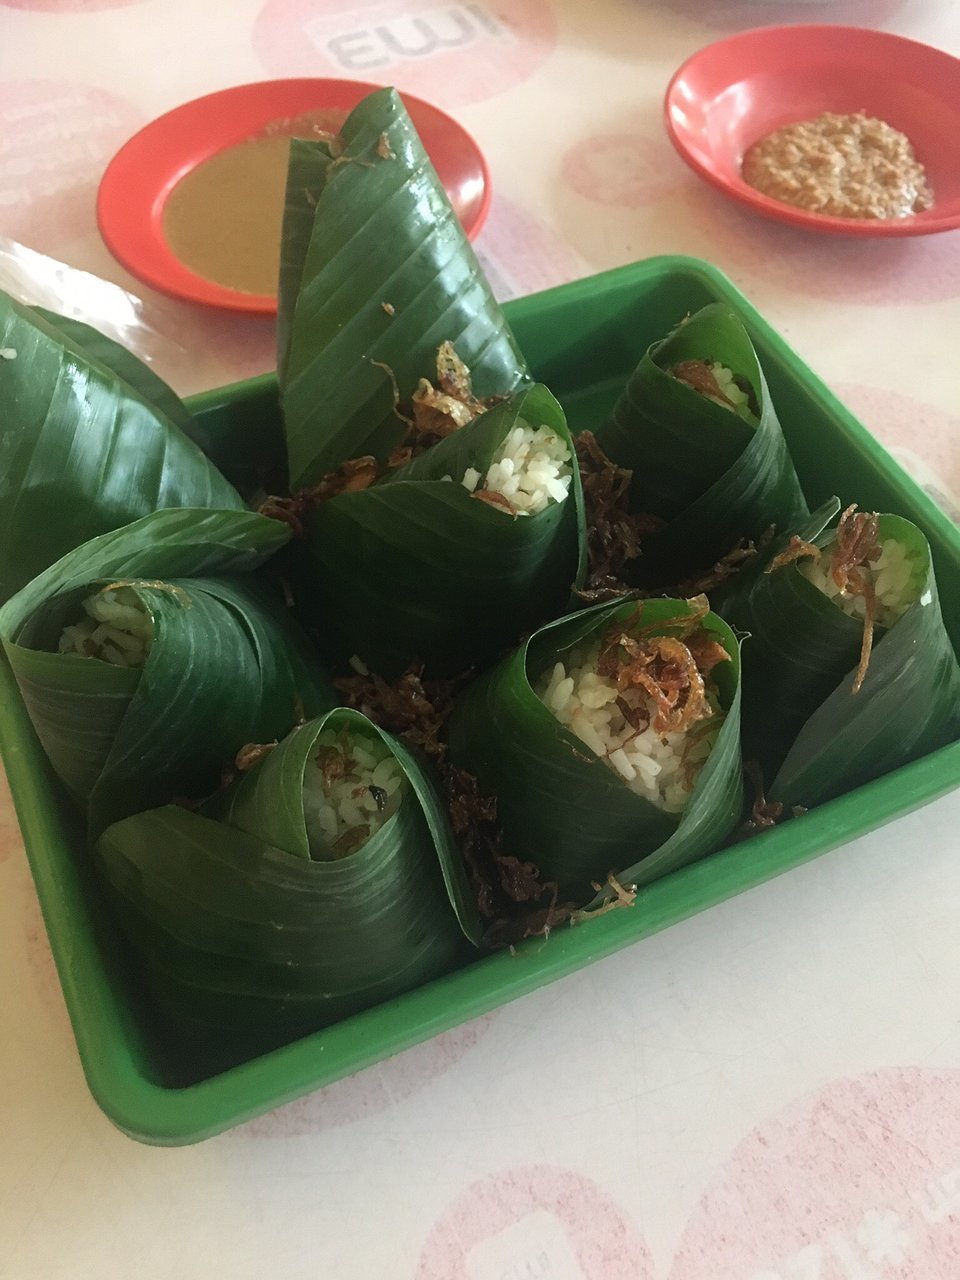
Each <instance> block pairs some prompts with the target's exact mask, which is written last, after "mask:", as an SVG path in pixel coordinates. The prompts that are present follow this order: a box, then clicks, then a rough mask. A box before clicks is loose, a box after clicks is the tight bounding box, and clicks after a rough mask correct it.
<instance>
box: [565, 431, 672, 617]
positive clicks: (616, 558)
mask: <svg viewBox="0 0 960 1280" xmlns="http://www.w3.org/2000/svg"><path fill="white" fill-rule="evenodd" d="M574 444H575V446H576V451H577V463H578V466H579V468H580V479H581V481H582V484H583V499H584V507H585V509H586V523H587V560H588V576H587V582H586V584H585V586H584V589H583V590H582V591H579V592H578V593H577V594H578V595H579V596H580V597H581V598H582V599H583V600H585V601H588V602H589V603H591V604H594V603H599V602H600V601H601V600H612V599H615V598H616V597H617V596H622V595H626V594H627V593H628V592H629V591H630V587H628V586H627V584H626V583H625V582H624V581H623V579H622V574H623V570H624V566H625V565H627V564H628V563H629V562H630V561H631V560H635V559H636V558H637V556H639V555H640V540H641V538H642V537H643V536H644V535H646V534H649V533H653V532H655V530H656V529H657V528H659V527H660V526H661V525H662V521H660V520H658V519H657V518H656V517H655V516H647V515H633V514H631V512H630V510H629V502H630V481H631V479H632V474H633V473H632V472H630V471H628V470H626V468H624V467H618V466H617V465H616V464H615V463H613V462H611V460H610V459H609V458H608V457H607V455H606V454H605V453H604V452H603V450H602V449H601V448H600V445H599V444H598V443H597V439H596V436H595V435H594V434H593V432H592V431H581V432H580V434H579V435H578V436H577V437H576V438H575V440H574Z"/></svg>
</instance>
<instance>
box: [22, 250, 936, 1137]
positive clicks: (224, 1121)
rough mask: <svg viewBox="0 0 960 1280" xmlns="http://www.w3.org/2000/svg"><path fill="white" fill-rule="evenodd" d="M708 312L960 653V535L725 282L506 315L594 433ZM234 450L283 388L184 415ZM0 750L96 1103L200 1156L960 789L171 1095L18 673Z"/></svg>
mask: <svg viewBox="0 0 960 1280" xmlns="http://www.w3.org/2000/svg"><path fill="white" fill-rule="evenodd" d="M715 299H727V300H729V301H730V302H732V303H733V304H734V305H735V306H736V307H737V308H738V309H739V310H740V313H741V314H742V315H743V317H744V320H745V322H746V324H747V327H748V329H749V330H750V332H751V335H752V337H753V339H754V342H755V343H756V346H757V350H758V352H759V354H760V358H761V361H762V363H763V367H764V369H765V371H766V375H767V378H768V381H769V384H770V391H771V394H772V396H773V398H774V403H775V404H776V406H777V412H778V414H779V416H780V420H781V422H782V424H783V430H784V432H785V434H786V437H787V441H788V443H789V446H790V449H791V452H792V454H793V457H794V460H795V462H796V466H797V471H798V472H799V474H800V478H801V481H802V482H803V485H804V488H805V490H806V494H807V498H808V500H809V502H810V504H811V506H815V505H817V504H819V503H820V502H821V501H822V500H824V499H826V498H827V497H829V496H830V495H831V494H832V493H834V492H836V491H838V490H839V496H840V497H841V498H842V499H843V500H844V501H856V502H858V503H859V504H860V505H861V506H862V507H870V508H874V509H878V510H881V511H894V512H898V513H899V514H901V515H904V516H906V517H908V518H909V519H911V520H913V521H914V522H915V523H916V524H918V525H920V527H921V528H923V529H924V530H925V532H926V534H927V536H928V538H929V540H930V543H931V546H932V548H933V556H934V561H935V565H936V572H937V579H938V582H939V586H940V592H941V597H942V602H943V613H944V617H945V619H946V620H947V626H948V628H950V629H951V639H952V641H953V644H954V646H955V647H957V645H958V642H960V635H958V633H957V627H958V623H960V531H958V530H957V528H956V527H955V526H954V525H953V524H952V523H951V521H950V520H948V519H947V517H946V516H945V515H944V514H943V513H942V512H941V511H940V510H939V509H938V508H937V507H936V506H935V505H934V504H933V503H932V502H931V501H930V500H929V499H928V498H927V497H926V495H925V494H924V493H923V492H922V491H921V490H920V489H919V488H918V486H917V485H915V484H914V483H913V481H912V480H910V478H909V477H908V476H907V475H905V474H904V472H903V471H902V470H901V469H900V468H899V467H898V466H897V464H896V463H895V462H894V461H893V460H892V459H891V458H890V457H889V455H888V454H887V453H885V452H884V450H883V449H882V448H881V447H880V446H879V445H878V444H877V442H876V441H875V440H874V439H873V437H872V436H871V435H869V433H868V432H867V431H865V430H864V428H863V427H861V426H860V425H859V424H858V423H857V422H856V421H855V420H854V419H853V418H852V417H851V415H850V414H849V413H848V412H847V410H846V409H844V407H843V406H842V405H841V404H840V403H839V402H838V401H837V400H836V399H835V398H834V397H833V396H832V395H831V394H830V392H829V391H828V390H827V389H826V387H824V385H823V384H822V383H821V382H820V381H819V380H818V379H817V378H816V377H815V376H814V375H813V374H812V373H811V372H810V370H809V369H807V368H806V367H805V366H804V365H803V363H802V362H801V361H800V360H799V359H798V358H797V356H796V355H795V354H794V353H793V352H792V351H791V350H790V348H789V347H788V346H787V345H786V344H785V343H784V342H783V340H782V339H781V338H780V337H778V336H777V334H775V333H774V332H773V330H772V329H771V328H770V327H769V325H767V324H766V322H765V321H764V320H763V319H762V318H761V317H760V316H759V315H758V314H757V312H756V311H755V310H754V309H753V307H751V306H750V304H749V303H748V302H747V301H746V300H745V299H744V298H743V297H742V295H741V294H740V293H739V292H738V291H737V290H736V289H735V288H734V287H733V286H732V285H731V284H730V282H729V281H728V280H727V279H726V278H725V277H724V276H723V275H722V274H721V273H720V272H718V271H717V270H715V269H714V268H712V267H710V266H709V265H707V264H706V263H703V262H699V261H697V260H695V259H689V258H676V257H666V258H654V259H650V260H648V261H646V262H640V263H637V264H636V265H633V266H628V267H622V268H619V269H617V270H614V271H610V272H607V273H605V274H603V275H598V276H594V277H592V278H590V279H587V280H581V281H578V282H576V283H574V284H570V285H564V286H563V287H561V288H558V289H552V290H550V291H549V292H547V293H542V294H537V295H535V296H533V297H529V298H523V299H520V300H518V301H516V302H513V303H511V304H510V305H509V306H508V308H507V310H508V312H509V317H510V321H511V323H512V324H513V326H514V328H515V330H516V334H517V337H518V338H519V341H520V344H521V347H522V348H523V350H524V352H525V354H526V356H527V358H528V360H529V362H530V364H531V366H532V368H533V370H534V372H535V374H536V376H537V377H538V378H540V379H541V380H542V381H544V382H545V383H546V384H547V385H548V386H549V387H550V388H551V389H552V390H553V391H554V393H555V394H556V395H557V396H558V397H559V399H560V401H561V403H562V404H563V405H564V407H565V409H566V410H567V413H568V414H569V416H570V420H571V425H572V426H573V427H575V428H580V427H587V426H591V425H595V424H597V423H598V422H600V421H601V420H602V419H603V417H604V415H605V413H606V412H607V411H608V410H609V408H610V406H611V405H612V403H613V400H614V397H615V396H616V394H617V392H618V390H619V389H620V387H621V385H622V384H623V382H624V380H625V379H626V377H627V374H628V373H629V372H630V370H631V369H632V368H633V366H634V364H635V363H636V360H637V359H638V357H639V355H640V353H641V352H642V351H643V349H644V348H645V347H646V346H647V345H648V344H649V343H650V342H652V341H654V340H655V339H657V338H658V337H661V336H662V335H663V334H664V333H665V332H666V331H667V329H669V328H670V327H671V325H673V324H674V323H675V322H676V321H677V319H678V318H679V317H680V316H682V315H683V314H684V313H685V312H687V311H693V310H695V309H697V308H698V307H700V306H703V305H704V304H705V303H707V302H710V301H713V300H715ZM192 408H193V409H194V411H195V412H198V413H200V414H202V415H203V417H204V419H205V420H206V422H207V423H208V425H209V426H211V427H212V428H213V429H214V431H215V433H216V434H217V435H218V436H220V437H221V438H222V439H229V440H230V441H231V448H232V455H233V457H234V459H235V462H236V468H237V470H239V471H242V470H243V467H244V464H245V459H246V458H248V457H250V456H252V455H251V450H250V445H251V442H252V441H253V440H254V439H255V437H256V434H257V433H258V432H261V431H262V430H263V424H264V422H265V421H268V420H270V419H271V418H273V420H275V419H276V414H277V397H276V384H275V381H274V380H273V378H271V377H265V378H257V379H254V380H252V381H249V382H245V383H239V384H237V385H236V386H232V387H226V388H223V389H222V390H219V391H213V392H209V393H207V394H205V395H202V396H198V397H196V398H195V399H194V401H193V402H192ZM0 680H2V711H0V747H2V751H3V758H4V762H5V765H6V768H7V773H8V776H9V781H10V786H11V789H12V791H13V796H14V800H15V803H16V807H17V813H18V815H19V819H20V824H21V827H22V829H23V835H24V840H25V842H26V847H27V853H28V856H29V859H30V864H31V866H32V868H33V875H34V879H35V881H36V886H37V893H38V895H39V898H40V903H41V906H42V909H43V915H44V919H45V921H46V926H47V932H48V934H49V936H50V942H51V946H52V949H53V954H54V957H55V960H56V964H57V968H58V970H59V974H60V981H61V983H62V986H63V991H64V996H65V998H66V1003H67V1007H68V1009H69V1011H70V1017H71V1020H72V1022H73V1028H74V1033H75V1035H76V1040H77V1046H78V1049H79V1052H80V1058H81V1060H82V1062H83V1068H84V1071H85V1073H86V1077H87V1081H88V1083H89V1086H90V1089H91V1091H92V1093H93V1095H94V1097H95V1098H96V1100H97V1102H98V1103H99V1104H100V1106H101V1107H102V1108H103V1110H104V1111H105V1112H106V1114H107V1115H108V1116H109V1117H110V1119H111V1120H112V1121H113V1122H114V1123H115V1124H116V1125H118V1126H119V1128H120V1129H122V1130H123V1131H124V1132H126V1133H128V1134H129V1135H130V1136H131V1137H134V1138H137V1139H139V1140H141V1141H144V1142H151V1143H158V1144H168V1145H176V1144H182V1143H187V1142H193V1141H197V1140H199V1139H202V1138H206V1137H209V1136H211V1135H212V1134H215V1133H217V1132H219V1131H221V1130H223V1129H226V1128H229V1127H230V1126H232V1125H236V1124H238V1123H240V1122H241V1121H244V1120H247V1119H250V1118H251V1117H253V1116H255V1115H257V1114H259V1113H261V1112H264V1111H267V1110H270V1109H271V1108H273V1107H276V1106H279V1105H280V1104H282V1103H285V1102H289V1101H291V1100H292V1099H294V1098H296V1097H299V1096H300V1095H302V1094H305V1093H308V1092H309V1091H311V1090H313V1089H316V1088H319V1087H320V1086H322V1085H325V1084H329V1083H331V1082H332V1081H334V1080H337V1079H339V1078H340V1077H342V1076H346V1075H349V1074H351V1073H352V1072H355V1071H359V1070H361V1069H362V1068H364V1067H367V1066H369V1065H370V1064H371V1063H374V1062H377V1061H379V1060H381V1059H383V1058H387V1057H389V1056H390V1055H392V1054H395V1053H398V1052H400V1051H401V1050H402V1049H406V1048H408V1047H409V1046H411V1045H414V1044H417V1043H418V1042H420V1041H422V1040H426V1039H428V1038H429V1037H431V1036H434V1035H436V1034H437V1033H438V1032H441V1031H444V1030H446V1029H447V1028H449V1027H452V1026H454V1025H456V1024H457V1023H461V1022H464V1021H465V1020H466V1019H468V1018H473V1017H475V1016H477V1015H478V1014H481V1013H484V1012H485V1011H487V1010H489V1009H492V1008H494V1007H495V1006H497V1005H501V1004H504V1003H505V1002H506V1001H508V1000H512V999H514V998H515V997H517V996H521V995H523V994H524V993H526V992H528V991H532V990H533V989H534V988H536V987H541V986H543V985H544V984H545V983H548V982H551V981H553V980H554V979H556V978H562V977H563V976H564V975H566V974H568V973H570V972H572V971H573V970H576V969H580V968H582V967H583V966H584V965H586V964H589V963H590V962H591V961H594V960H598V959H600V958H601V957H602V956H605V955H609V954H610V953H611V952H612V951H616V950H617V949H618V948H619V947H624V946H628V945H629V944H630V943H633V942H637V941H639V939H641V938H644V937H646V936H647V935H648V934H652V933H655V932H657V931H658V930H660V929H664V928H666V927H667V926H668V925H671V924H673V923H674V922H676V921H678V920H682V919H684V918H685V917H687V916H690V915H693V914H694V913H695V912H697V911H702V910H704V908H706V907H710V906H713V905H714V904H715V903H717V902H720V901H722V900H723V899H725V898H729V897H731V896H732V895H733V894H736V893H740V892H741V891H742V890H744V889H748V888H750V887H752V886H753V885H756V884H759V883H761V882H762V881H764V880H767V879H770V878H771V877H772V876H775V875H778V874H779V873H780V872H782V871H786V870H787V869H788V868H790V867H794V866H796V865H797V864H798V863H801V862H804V861H805V860H807V859H808V858H812V857H814V856H815V855H816V854H819V853H824V852H826V851H827V850H828V849H832V848H834V847H836V846H837V845H839V844H842V843H843V842H844V841H847V840H851V839H853V838H854V837H856V836H860V835H862V834H863V833H864V832H866V831H869V830H871V829H872V828H874V827H877V826H879V825H881V824H882V823H885V822H888V821H890V820H891V819H892V818H895V817H897V816H899V815H901V814H904V813H907V812H908V811H909V810H911V809H914V808H916V807H918V806H919V805H922V804H925V803H927V802H928V801H930V800H933V799H935V798H936V797H937V796H940V795H942V794H944V793H945V792H947V791H949V790H950V789H952V788H953V787H955V786H957V785H958V784H960V743H958V744H954V745H952V746H949V747H946V748H944V749H943V750H941V751H938V752H935V753H934V754H932V755H930V756H927V757H926V758H924V759H922V760H919V761H917V762H916V763H914V764H912V765H909V766H907V767H905V768H902V769H899V770H898V771H896V772H895V773H892V774H889V775H888V776H887V777H885V778H882V779H880V780H879V781H877V782H874V783H871V784H870V785H868V786H865V787H861V788H860V789H859V790H857V791H855V792H851V793H849V794H847V795H845V796H842V797H841V798H840V799H838V800H835V801H833V802H831V803H829V804H825V805H823V806H822V807H821V808H819V809H815V810H813V811H811V812H810V813H808V814H806V815H804V816H803V817H802V818H801V819H799V820H797V821H794V822H790V823H787V824H786V825H784V826H782V827H779V828H776V829H774V830H772V831H770V832H767V833H765V834H763V835H761V836H757V837H754V838H753V839H751V840H749V841H746V842H744V843H741V844H738V845H734V846H732V847H730V848H728V849H726V850H724V851H723V852H721V853H718V854H715V855H714V856H712V857H710V858H707V859H705V860H704V861H702V862H700V863H698V864H697V865H695V866H692V867H688V868H686V869H685V870H683V871H679V872H676V873H675V874H674V875H671V876H669V877H667V878H665V879H663V880H661V881H659V882H658V883H656V884H654V885H653V886H651V887H650V888H649V889H647V890H645V891H644V892H643V894H642V895H641V896H640V898H639V899H638V901H637V903H636V905H635V906H634V907H633V908H632V909H631V910H624V911H614V912H611V913H609V914H608V915H606V916H604V917H602V918H600V919H597V920H594V921H591V922H590V923H588V924H585V925H583V926H580V927H577V928H574V929H569V928H568V929H563V930H561V931H559V932H557V933H555V934H553V935H552V936H551V937H550V939H549V941H548V943H547V944H546V945H544V944H543V942H542V941H540V940H538V941H536V943H535V944H534V945H530V946H528V947H527V949H526V954H525V955H524V957H523V959H522V960H518V959H517V958H516V957H515V956H513V955H510V954H509V953H507V952H504V953H498V954H496V955H493V956H489V957H485V958H483V959H481V960H478V961H476V962H475V963H473V964H471V965H469V966H468V967H467V968H465V969H462V970H460V971H458V972H456V973H454V974H451V975H449V976H447V977H445V978H442V979H440V980H439V981H436V982H432V983H430V984H429V985H427V986H424V987H421V988H419V989H418V990H416V991H413V992H411V993H410V994H408V995H405V996H402V997H401V998H399V999H397V1000H392V1001H390V1002H388V1003H386V1004H383V1005H380V1006H378V1007H377V1008H374V1009H371V1010H369V1011H367V1012H366V1013H362V1014H359V1015H357V1016H356V1017H353V1018H349V1019H348V1020H346V1021H344V1022H342V1023H339V1024H338V1025H336V1026H333V1027H330V1028H328V1029H326V1030H324V1031H320V1032H318V1033H316V1034H314V1035H311V1036H308V1037H306V1038H305V1039H303V1040H299V1041H297V1042H296V1043H294V1044H291V1045H288V1046H286V1047H284V1048H282V1049H276V1050H273V1051H272V1052H269V1053H265V1054H263V1055H262V1056H261V1057H258V1058H256V1059H254V1060H252V1061H249V1062H246V1063H244V1064H243V1065H241V1066H238V1067H235V1068H232V1069H231V1070H228V1071H225V1072H223V1073H222V1074H220V1075H216V1076H212V1077H210V1078H208V1079H204V1080H201V1081H200V1082H198V1083H194V1084H189V1085H187V1086H186V1087H178V1086H177V1084H176V1083H175V1080H176V1076H175V1074H173V1073H171V1070H170V1061H169V1059H168V1058H166V1057H164V1056H161V1054H160V1053H159V1051H158V1050H157V1049H156V1048H155V1045H156V1040H155V1039H154V1038H153V1037H152V1036H151V1034H150V1019H151V1014H150V1011H149V1009H146V1008H144V1007H142V996H141V995H140V993H139V992H138V991H137V990H136V989H135V988H134V985H133V984H132V983H130V981H129V966H128V965H127V964H126V963H125V960H124V956H123V953H122V951H121V947H120V944H119V941H118V939H117V937H116V936H115V934H114V932H113V930H112V929H111V927H110V925H109V922H108V920H107V916H106V912H105V910H104V906H103V902H102V900H101V897H100V893H99V891H98V887H97V885H96V882H95V880H94V879H93V877H92V875H91V873H90V869H89V864H88V862H87V858H86V854H85V851H84V848H83V842H82V839H81V837H80V833H79V829H78V827H77V825H76V823H75V821H74V820H73V818H72V816H71V813H70V811H69V809H68V808H67V807H66V805H65V804H64V803H63V801H62V799H61V797H60V793H59V790H58V788H57V786H56V785H55V783H54V781H53V778H52V774H51V772H50V770H49V769H48V767H47V764H46V761H45V758H44V756H43V753H42V751H41V749H40V747H39V744H38V743H37V740H36V737H35V736H34V733H33V730H32V728H31V725H30V722H29V720H28V718H27V715H26V713H25V711H24V709H23V706H22V704H21V702H20V698H19V696H18V693H17V690H16V686H15V684H14V682H13V679H12V676H11V674H10V671H9V668H8V667H6V665H5V664H3V665H2V668H0Z"/></svg>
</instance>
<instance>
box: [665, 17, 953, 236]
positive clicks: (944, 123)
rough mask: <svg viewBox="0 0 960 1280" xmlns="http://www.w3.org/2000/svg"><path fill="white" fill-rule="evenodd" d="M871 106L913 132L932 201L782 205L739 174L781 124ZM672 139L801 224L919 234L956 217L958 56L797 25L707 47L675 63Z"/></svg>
mask: <svg viewBox="0 0 960 1280" xmlns="http://www.w3.org/2000/svg"><path fill="white" fill-rule="evenodd" d="M824 111H833V112H837V113H841V114H846V113H852V112H856V111H865V112H866V113H867V114H868V115H871V116H876V117H877V118H878V119H880V120H884V121H886V123H887V124H890V125H893V127H894V128H895V129H899V130H900V131H901V133H905V134H906V136H907V137H908V138H909V139H910V141H911V142H912V144H913V149H914V151H915V153H916V156H917V159H918V160H919V161H920V163H921V164H922V165H923V166H924V167H925V169H926V172H927V180H928V182H929V183H930V186H931V187H932V189H933V197H934V203H933V207H932V208H930V209H927V210H926V211H925V212H923V213H917V214H914V215H913V216H912V217H910V218H903V219H897V220H880V219H870V218H833V217H828V216H826V215H824V214H818V213H811V212H809V211H807V210H806V209H797V208H794V207H793V206H791V205H787V204H782V203H780V201H778V200H773V199H771V198H770V197H769V196H765V195H763V194H761V192H759V191H756V190H755V189H754V188H753V187H750V186H748V185H747V184H746V182H744V180H743V178H742V177H741V176H740V165H741V162H742V159H743V154H744V152H745V151H746V150H747V148H748V147H750V146H752V145H753V143H754V142H757V141H758V140H759V139H760V138H762V137H764V136H765V135H766V134H768V133H771V132H772V131H773V130H774V129H779V128H781V127H782V126H783V125H785V124H792V123H794V122H796V121H800V120H809V119H812V118H813V117H815V116H818V115H820V114H821V113H822V112H824ZM664 114H665V117H666V125H667V132H668V134H669V135H670V140H671V141H672V142H673V145H674V146H675V147H676V149H677V151H679V153H680V155H681V156H682V157H683V159H684V160H685V161H686V162H687V164H689V165H690V167H691V168H692V169H693V170H694V171H695V172H696V173H698V174H699V175H700V176H701V177H702V178H705V179H706V180H707V181H708V182H710V183H712V184H713V186H715V187H717V188H718V189H719V190H720V191H722V192H723V193H724V194H725V195H728V196H730V197H732V198H733V199H734V200H739V201H740V202H741V204H745V205H748V206H749V207H750V208H751V209H755V210H756V211H757V212H758V213H763V214H766V215H767V216H768V217H771V218H779V219H780V220H781V221H783V222H789V223H792V224H793V225H794V226H797V227H807V228H809V229H811V230H816V231H828V232H832V233H834V234H839V235H853V236H917V235H929V234H930V233H932V232H934V231H951V230H953V229H954V228H957V227H960V59H957V58H954V57H951V55H950V54H948V53H944V52H943V51H942V50H941V49H935V48H933V47H932V46H930V45H926V44H919V43H918V42H917V41H915V40H906V39H904V38H903V37H902V36H895V35H890V34H889V33H888V32H885V31H867V30H864V29H861V28H860V27H841V26H791V27H765V28H760V29H758V30H755V31H744V32H742V33H741V34H739V35H736V36H731V38H730V39H729V40H720V41H718V42H717V43H716V44H711V45H708V46H707V47H706V48H705V49H701V50H700V51H699V53H695V54H694V55H693V57H692V58H689V59H688V60H687V61H686V62H685V63H684V64H683V66H682V67H681V68H680V69H679V71H677V72H676V74H675V75H674V77H673V79H672V80H671V81H670V85H669V87H668V89H667V94H666V100H665V103H664Z"/></svg>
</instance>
